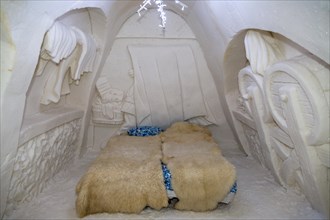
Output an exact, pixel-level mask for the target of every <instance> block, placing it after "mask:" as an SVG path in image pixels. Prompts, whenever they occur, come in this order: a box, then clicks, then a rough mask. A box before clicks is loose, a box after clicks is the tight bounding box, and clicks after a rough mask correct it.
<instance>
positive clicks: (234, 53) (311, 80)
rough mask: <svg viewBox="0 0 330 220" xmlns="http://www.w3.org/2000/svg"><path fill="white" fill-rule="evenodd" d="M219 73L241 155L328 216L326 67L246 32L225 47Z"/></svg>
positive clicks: (282, 41)
mask: <svg viewBox="0 0 330 220" xmlns="http://www.w3.org/2000/svg"><path fill="white" fill-rule="evenodd" d="M269 38H272V39H269ZM233 45H235V46H233ZM242 52H243V54H242ZM245 54H246V56H245ZM233 62H237V63H238V64H240V66H234V67H233V66H230V65H231V64H232V63H233ZM225 69H226V71H227V72H226V75H227V77H226V79H227V80H228V79H230V80H232V81H230V82H228V87H227V88H226V89H227V92H228V94H227V96H226V99H227V103H228V105H229V107H230V111H231V115H232V118H233V120H234V124H235V129H236V132H237V135H238V137H239V139H240V141H241V144H242V146H243V148H244V150H245V152H246V153H247V154H248V155H251V156H253V157H254V158H256V159H257V160H258V161H259V162H260V163H261V164H262V165H263V166H265V167H267V168H268V169H270V170H271V172H272V173H273V175H274V177H275V178H276V179H277V180H278V182H279V183H280V184H282V185H283V186H285V187H295V186H297V187H298V188H299V189H300V190H301V191H302V192H303V193H304V194H305V195H306V197H307V198H308V200H309V201H310V202H311V203H312V205H313V207H314V208H316V209H318V210H320V211H322V212H323V213H326V214H327V215H328V216H329V209H328V207H329V182H330V179H329V176H328V173H329V169H330V156H329V154H330V149H329V147H330V146H329V142H330V138H329V111H330V108H329V88H330V85H329V83H330V81H329V76H330V73H329V64H327V63H325V62H323V61H321V60H320V59H319V58H317V57H315V56H313V55H311V54H310V53H309V52H308V51H306V50H305V49H304V48H301V47H299V46H298V45H296V44H295V43H293V42H292V41H290V40H288V39H286V38H284V37H283V36H281V35H279V34H275V33H269V32H265V31H261V30H247V31H243V32H241V33H240V34H238V36H237V37H236V38H235V39H233V42H232V43H231V44H230V46H229V47H228V49H227V52H226V59H225Z"/></svg>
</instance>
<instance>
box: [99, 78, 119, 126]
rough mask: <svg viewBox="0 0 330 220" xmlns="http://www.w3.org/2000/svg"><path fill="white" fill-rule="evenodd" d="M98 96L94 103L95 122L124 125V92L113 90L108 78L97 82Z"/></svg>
mask: <svg viewBox="0 0 330 220" xmlns="http://www.w3.org/2000/svg"><path fill="white" fill-rule="evenodd" d="M96 88H97V91H98V95H97V96H96V99H95V101H94V103H93V122H95V123H101V124H122V123H123V121H124V116H123V113H122V112H121V107H122V104H123V98H124V92H123V91H121V90H119V89H115V88H111V87H110V84H109V82H108V79H107V78H106V77H100V78H99V79H98V80H97V82H96Z"/></svg>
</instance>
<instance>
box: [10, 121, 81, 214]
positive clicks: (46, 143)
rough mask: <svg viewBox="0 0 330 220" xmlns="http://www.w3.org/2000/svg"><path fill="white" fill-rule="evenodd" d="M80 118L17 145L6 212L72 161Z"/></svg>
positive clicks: (43, 185)
mask: <svg viewBox="0 0 330 220" xmlns="http://www.w3.org/2000/svg"><path fill="white" fill-rule="evenodd" d="M80 127H81V119H76V120H74V121H71V122H69V123H66V124H63V125H60V126H58V127H56V128H54V129H51V130H49V131H48V132H46V133H43V134H41V135H38V136H36V137H34V138H32V139H31V140H29V141H27V142H25V143H24V144H22V145H21V146H19V147H18V152H17V155H16V159H15V163H14V170H13V175H12V179H11V184H10V191H9V196H8V202H7V209H6V210H7V212H8V213H10V212H11V211H12V210H13V209H15V207H16V206H17V205H18V204H20V203H24V202H28V201H30V200H31V199H32V198H34V197H36V196H37V195H38V194H39V193H40V192H41V191H42V190H43V189H44V187H45V185H46V183H47V182H48V181H49V180H50V179H51V178H52V177H53V176H54V175H55V174H56V173H58V172H59V171H60V170H61V169H62V168H63V167H64V166H66V165H67V164H69V163H70V162H72V161H73V159H74V156H75V151H76V146H75V143H76V141H77V140H78V136H79V131H80Z"/></svg>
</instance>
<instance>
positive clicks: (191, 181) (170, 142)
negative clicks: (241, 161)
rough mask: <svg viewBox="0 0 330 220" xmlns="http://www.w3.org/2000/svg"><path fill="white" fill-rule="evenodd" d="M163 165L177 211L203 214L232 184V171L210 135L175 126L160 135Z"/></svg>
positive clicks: (183, 125)
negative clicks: (176, 200)
mask: <svg viewBox="0 0 330 220" xmlns="http://www.w3.org/2000/svg"><path fill="white" fill-rule="evenodd" d="M161 138H162V141H163V145H162V151H163V159H162V160H163V162H164V163H166V164H167V166H168V168H169V169H170V171H171V173H172V187H173V190H174V192H175V194H176V195H177V197H178V199H179V202H177V203H176V205H175V208H176V209H180V210H192V211H207V210H212V209H215V208H216V207H217V204H218V203H219V202H221V201H222V200H223V199H224V198H225V197H226V195H227V193H228V192H229V191H230V188H231V187H232V185H233V184H234V182H235V180H236V172H235V167H234V166H233V165H232V164H231V163H229V162H228V161H227V160H226V159H225V158H224V157H223V156H222V154H221V151H220V149H219V146H218V145H217V144H216V143H215V142H214V140H213V138H212V136H211V133H210V132H209V131H208V130H207V129H206V128H203V127H200V126H197V125H193V124H189V123H185V122H179V123H176V124H173V125H172V126H171V127H170V128H168V129H167V130H166V131H165V132H164V133H162V134H161Z"/></svg>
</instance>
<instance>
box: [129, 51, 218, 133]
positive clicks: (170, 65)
mask: <svg viewBox="0 0 330 220" xmlns="http://www.w3.org/2000/svg"><path fill="white" fill-rule="evenodd" d="M128 49H129V52H130V55H131V58H132V63H133V68H134V103H135V117H136V124H137V125H154V126H160V127H163V128H167V127H168V126H169V125H170V124H171V123H173V122H175V121H184V120H187V121H191V122H192V121H193V122H195V123H198V124H203V125H209V124H213V123H214V124H216V119H215V117H214V115H213V112H212V111H214V109H212V108H211V107H210V106H211V104H210V102H209V100H210V99H209V97H213V96H214V93H212V92H216V91H211V90H212V89H210V88H205V87H203V86H201V79H200V77H201V76H200V75H199V74H200V73H199V69H198V66H197V63H196V61H195V57H194V53H193V51H192V49H191V48H190V46H188V45H176V46H172V45H167V46H153V45H130V46H129V47H128ZM204 74H206V73H204ZM209 83H210V84H211V83H213V82H209ZM210 84H209V85H210ZM132 126H135V124H134V125H131V127H132Z"/></svg>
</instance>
